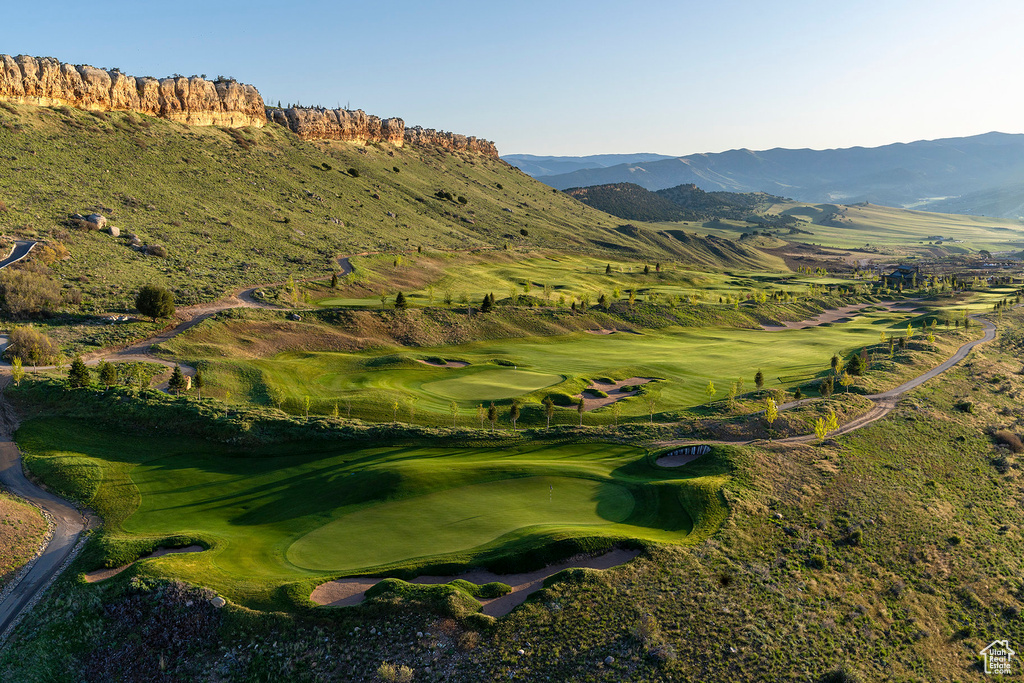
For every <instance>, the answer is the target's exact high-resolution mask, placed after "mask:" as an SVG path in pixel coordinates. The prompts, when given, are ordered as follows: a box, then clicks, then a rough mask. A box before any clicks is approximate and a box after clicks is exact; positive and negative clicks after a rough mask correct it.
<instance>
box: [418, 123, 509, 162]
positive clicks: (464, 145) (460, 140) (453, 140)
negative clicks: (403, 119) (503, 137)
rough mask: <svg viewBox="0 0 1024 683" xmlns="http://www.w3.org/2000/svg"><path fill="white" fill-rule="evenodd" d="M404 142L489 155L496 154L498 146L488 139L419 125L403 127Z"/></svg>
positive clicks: (493, 155) (495, 155) (494, 155)
mask: <svg viewBox="0 0 1024 683" xmlns="http://www.w3.org/2000/svg"><path fill="white" fill-rule="evenodd" d="M405 142H406V144H409V145H424V146H429V147H440V148H442V149H449V150H452V151H466V152H475V153H476V154H483V155H486V156H491V157H497V156H498V148H497V147H495V146H494V143H493V142H491V141H490V140H482V139H480V138H476V137H472V136H466V135H459V134H458V133H449V132H448V131H444V130H434V129H432V128H420V127H419V126H415V127H413V128H406V129H405Z"/></svg>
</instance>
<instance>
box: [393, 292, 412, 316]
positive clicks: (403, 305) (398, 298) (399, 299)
mask: <svg viewBox="0 0 1024 683" xmlns="http://www.w3.org/2000/svg"><path fill="white" fill-rule="evenodd" d="M407 308H409V302H408V301H406V300H405V294H402V293H401V292H399V293H398V294H396V295H395V310H398V311H404V310H405V309H407Z"/></svg>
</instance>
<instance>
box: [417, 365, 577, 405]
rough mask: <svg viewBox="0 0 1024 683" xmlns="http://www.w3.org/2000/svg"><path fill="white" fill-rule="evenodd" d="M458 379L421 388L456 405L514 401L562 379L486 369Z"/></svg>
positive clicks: (429, 383)
mask: <svg viewBox="0 0 1024 683" xmlns="http://www.w3.org/2000/svg"><path fill="white" fill-rule="evenodd" d="M456 373H457V376H455V377H451V378H449V379H441V380H437V381H435V382H425V383H424V384H422V385H421V386H420V388H421V389H422V390H423V391H424V392H425V393H428V394H433V395H435V396H439V397H441V398H449V399H455V400H459V401H493V400H500V399H505V398H513V397H515V396H521V395H523V394H528V393H530V392H531V391H536V390H537V389H543V388H544V387H549V386H551V385H553V384H558V383H559V382H561V381H562V380H564V379H565V376H564V375H556V374H553V373H543V372H533V371H530V370H516V369H513V368H500V369H498V368H488V369H485V370H483V371H472V370H471V371H466V370H462V371H456Z"/></svg>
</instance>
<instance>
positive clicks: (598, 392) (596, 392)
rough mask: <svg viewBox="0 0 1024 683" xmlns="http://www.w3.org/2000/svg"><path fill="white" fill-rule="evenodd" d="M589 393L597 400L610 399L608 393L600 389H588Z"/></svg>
mask: <svg viewBox="0 0 1024 683" xmlns="http://www.w3.org/2000/svg"><path fill="white" fill-rule="evenodd" d="M587 393H588V394H590V395H591V396H594V397H596V398H608V393H607V392H605V391H601V390H600V389H587Z"/></svg>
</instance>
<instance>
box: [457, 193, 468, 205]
mask: <svg viewBox="0 0 1024 683" xmlns="http://www.w3.org/2000/svg"><path fill="white" fill-rule="evenodd" d="M459 204H469V200H468V199H466V198H465V197H463V196H462V195H461V194H460V195H459Z"/></svg>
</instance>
